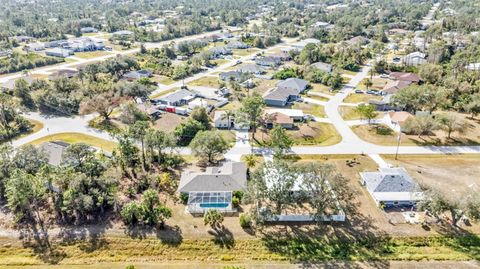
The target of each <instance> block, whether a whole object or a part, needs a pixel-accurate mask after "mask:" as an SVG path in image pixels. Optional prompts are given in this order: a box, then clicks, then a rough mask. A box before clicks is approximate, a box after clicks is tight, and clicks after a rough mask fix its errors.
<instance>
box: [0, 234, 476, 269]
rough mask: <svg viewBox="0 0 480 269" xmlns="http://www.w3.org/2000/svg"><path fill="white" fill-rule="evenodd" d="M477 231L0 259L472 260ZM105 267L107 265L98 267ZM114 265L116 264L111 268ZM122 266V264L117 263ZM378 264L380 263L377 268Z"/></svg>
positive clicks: (89, 250)
mask: <svg viewBox="0 0 480 269" xmlns="http://www.w3.org/2000/svg"><path fill="white" fill-rule="evenodd" d="M479 246H480V239H479V237H478V236H475V235H469V236H457V237H448V236H437V237H399V238H387V237H376V238H354V237H350V238H341V237H340V236H334V235H333V236H332V235H319V236H317V237H313V236H308V235H306V234H302V233H300V234H298V235H294V234H292V235H284V234H282V233H274V234H273V233H272V234H266V235H265V236H264V237H263V238H262V239H260V238H255V239H242V240H234V242H233V243H232V244H231V245H228V246H225V245H223V244H221V243H219V242H218V241H215V240H211V239H197V240H190V239H183V240H180V241H168V240H165V239H163V242H162V238H160V239H158V238H145V239H133V238H129V237H127V236H118V237H114V236H110V237H104V238H97V239H96V240H92V241H88V242H85V241H82V242H73V243H68V244H55V245H54V251H52V253H53V254H54V255H48V254H46V253H35V252H34V250H33V249H32V248H27V247H23V246H21V245H20V244H3V245H2V246H0V264H2V265H4V266H9V268H11V267H10V266H26V265H31V266H35V265H42V264H46V263H48V262H50V263H58V265H56V266H55V267H54V268H74V267H71V266H70V265H90V266H92V265H93V264H95V268H99V267H97V265H99V264H105V265H108V264H114V263H118V262H123V263H127V264H131V265H135V264H137V263H139V264H140V263H143V262H148V261H151V262H159V263H160V262H167V261H170V262H175V261H177V262H181V261H189V262H192V263H195V262H200V263H203V262H207V263H208V262H212V263H214V262H226V263H235V262H237V263H238V262H240V263H242V264H249V263H252V262H253V263H256V262H257V263H258V262H261V261H270V262H287V261H289V262H293V263H300V262H322V261H371V262H374V261H375V262H377V263H378V264H381V263H382V261H383V262H385V261H388V260H414V261H420V260H457V261H458V260H478V259H480V254H479V253H480V252H479V251H480V247H479ZM102 268H111V267H108V266H106V267H102ZM115 268H118V267H115ZM123 268H124V267H123ZM377 268H383V267H377Z"/></svg>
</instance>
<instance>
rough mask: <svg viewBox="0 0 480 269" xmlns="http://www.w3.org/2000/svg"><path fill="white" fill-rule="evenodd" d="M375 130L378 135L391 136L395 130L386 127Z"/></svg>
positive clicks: (378, 127)
mask: <svg viewBox="0 0 480 269" xmlns="http://www.w3.org/2000/svg"><path fill="white" fill-rule="evenodd" d="M375 130H376V132H377V134H378V135H391V134H392V133H393V130H392V129H390V128H388V127H386V126H377V128H375Z"/></svg>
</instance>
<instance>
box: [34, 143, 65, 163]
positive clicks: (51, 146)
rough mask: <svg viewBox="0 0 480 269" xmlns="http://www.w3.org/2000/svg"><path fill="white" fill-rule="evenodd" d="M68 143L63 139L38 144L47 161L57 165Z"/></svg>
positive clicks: (60, 161)
mask: <svg viewBox="0 0 480 269" xmlns="http://www.w3.org/2000/svg"><path fill="white" fill-rule="evenodd" d="M69 146H70V144H68V143H66V142H63V141H50V142H45V143H43V144H41V145H40V150H42V151H43V152H45V154H47V157H48V163H49V164H51V165H55V166H58V165H60V163H62V156H63V153H64V152H65V150H66V149H67V148H68V147H69Z"/></svg>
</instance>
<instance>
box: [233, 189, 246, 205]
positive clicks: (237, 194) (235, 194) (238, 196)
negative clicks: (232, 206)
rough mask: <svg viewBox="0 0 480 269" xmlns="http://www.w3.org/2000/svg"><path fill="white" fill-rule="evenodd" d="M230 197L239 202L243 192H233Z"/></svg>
mask: <svg viewBox="0 0 480 269" xmlns="http://www.w3.org/2000/svg"><path fill="white" fill-rule="evenodd" d="M232 195H233V197H237V198H238V200H239V201H240V202H241V201H242V198H243V195H244V193H243V191H234V192H233V193H232Z"/></svg>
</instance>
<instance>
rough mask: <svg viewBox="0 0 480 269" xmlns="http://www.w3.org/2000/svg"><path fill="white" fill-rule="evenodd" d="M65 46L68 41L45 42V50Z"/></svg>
mask: <svg viewBox="0 0 480 269" xmlns="http://www.w3.org/2000/svg"><path fill="white" fill-rule="evenodd" d="M66 44H68V40H65V39H59V40H52V41H48V42H45V48H56V47H62V46H64V45H66Z"/></svg>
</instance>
